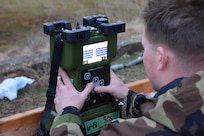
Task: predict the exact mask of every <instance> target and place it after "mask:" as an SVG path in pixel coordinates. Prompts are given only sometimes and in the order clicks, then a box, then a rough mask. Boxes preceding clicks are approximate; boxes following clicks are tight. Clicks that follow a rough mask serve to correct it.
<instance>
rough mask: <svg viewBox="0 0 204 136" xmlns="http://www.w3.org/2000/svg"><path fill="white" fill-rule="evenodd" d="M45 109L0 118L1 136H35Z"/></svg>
mask: <svg viewBox="0 0 204 136" xmlns="http://www.w3.org/2000/svg"><path fill="white" fill-rule="evenodd" d="M43 109H44V107H41V108H36V109H33V110H29V111H26V112H23V113H19V114H15V115H12V116H9V117H5V118H0V136H34V135H35V134H36V130H37V128H39V121H40V119H41V116H42V111H43Z"/></svg>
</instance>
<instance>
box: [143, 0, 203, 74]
mask: <svg viewBox="0 0 204 136" xmlns="http://www.w3.org/2000/svg"><path fill="white" fill-rule="evenodd" d="M141 17H142V19H143V20H144V24H145V32H144V36H143V44H144V47H145V46H148V48H149V49H151V50H152V51H153V52H154V53H155V54H154V53H153V54H154V55H158V54H160V53H162V52H163V53H164V54H166V56H164V57H167V58H170V57H172V58H174V59H176V60H177V61H176V62H177V65H179V67H182V68H183V71H182V70H181V71H178V73H179V72H180V73H182V72H183V73H182V74H183V76H185V75H186V76H188V75H187V74H186V73H187V71H188V72H189V74H191V73H192V72H195V71H197V70H200V69H201V68H204V0H147V3H146V5H145V7H144V8H143V10H142V11H141ZM166 51H169V52H170V54H169V56H168V55H167V54H168V52H166ZM147 53H148V55H147ZM147 53H146V52H145V51H144V63H146V64H145V65H146V66H145V67H146V69H148V67H149V69H151V68H153V70H154V68H157V69H158V67H159V66H158V65H159V64H157V66H156V67H153V65H154V64H153V63H156V62H155V60H154V59H161V58H159V56H154V55H153V56H154V57H152V56H150V54H149V53H151V52H149V51H148V52H147ZM145 55H146V56H147V57H148V59H146V60H145ZM147 57H146V58H147ZM160 57H161V56H160ZM149 58H150V60H149ZM145 61H147V62H145ZM150 61H153V63H152V62H150ZM156 61H157V60H156ZM170 61H171V59H170ZM147 63H148V64H147ZM149 63H151V66H148V65H150V64H149ZM164 63H166V62H165V61H164ZM167 64H168V63H167ZM170 64H171V63H170ZM160 67H161V65H160ZM175 67H177V66H175ZM161 68H163V67H161ZM185 70H186V72H184V71H185ZM146 71H147V74H148V71H149V74H148V75H150V76H151V72H154V71H152V70H146ZM169 74H171V73H169ZM182 74H181V75H182ZM181 75H180V76H181ZM178 76H179V74H178ZM152 78H154V75H152ZM172 78H173V77H172Z"/></svg>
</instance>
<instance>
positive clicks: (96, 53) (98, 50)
mask: <svg viewBox="0 0 204 136" xmlns="http://www.w3.org/2000/svg"><path fill="white" fill-rule="evenodd" d="M107 57H108V42H107V41H103V42H98V43H93V44H89V45H84V46H83V64H90V63H94V62H99V61H102V60H107Z"/></svg>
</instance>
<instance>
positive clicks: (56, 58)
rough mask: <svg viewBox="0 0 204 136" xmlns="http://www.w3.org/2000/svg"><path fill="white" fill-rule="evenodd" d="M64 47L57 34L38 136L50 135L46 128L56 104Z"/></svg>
mask: <svg viewBox="0 0 204 136" xmlns="http://www.w3.org/2000/svg"><path fill="white" fill-rule="evenodd" d="M62 47H63V41H62V40H61V36H57V37H56V39H55V45H54V50H53V55H52V61H51V68H50V78H49V87H48V89H47V94H46V97H47V101H46V105H45V109H44V112H43V115H42V118H41V122H40V129H38V130H37V136H49V131H48V130H46V123H47V122H48V119H49V117H50V114H51V111H52V109H53V106H54V98H55V90H56V85H57V76H58V68H59V65H60V60H61V53H62Z"/></svg>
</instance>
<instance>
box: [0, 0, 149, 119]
mask: <svg viewBox="0 0 204 136" xmlns="http://www.w3.org/2000/svg"><path fill="white" fill-rule="evenodd" d="M138 1H139V0H138ZM131 2H133V1H131ZM134 2H135V0H134ZM96 4H97V3H96ZM135 5H136V4H135ZM106 8H108V7H106ZM2 9H3V8H2ZM2 9H1V6H0V12H1V10H2ZM21 9H23V8H21ZM106 10H107V11H108V9H106ZM124 10H126V9H124ZM111 11H112V10H111ZM113 11H114V10H113ZM15 12H16V11H15ZM2 13H3V12H2ZM110 13H111V12H110ZM0 19H1V20H0V24H1V26H2V28H3V27H4V26H3V24H5V25H6V26H8V25H9V24H11V23H13V22H12V21H14V20H15V21H14V23H16V24H23V25H25V26H26V27H25V29H26V30H19V29H14V31H15V33H13V34H12V36H10V34H9V33H5V32H7V31H8V29H7V27H5V30H6V31H4V30H3V31H2V30H1V29H0V37H1V38H0V39H1V40H0V52H1V53H0V67H1V68H0V83H1V82H2V81H3V80H4V79H7V78H12V77H17V76H22V75H24V76H27V77H29V78H32V79H35V81H34V83H33V84H31V85H27V86H26V87H25V88H23V89H21V90H19V91H18V97H17V99H15V100H13V101H10V100H8V99H7V98H4V99H3V100H0V109H1V110H0V118H2V117H6V116H10V115H13V114H17V113H20V112H25V111H27V110H31V109H34V108H37V107H42V106H44V105H45V101H46V96H45V94H46V90H47V87H48V80H49V71H50V63H49V37H48V36H47V35H45V34H43V33H42V23H43V22H45V21H46V18H44V17H39V18H38V19H36V18H32V19H26V18H20V17H18V18H17V19H10V18H9V19H8V18H5V17H3V16H1V15H0ZM31 24H32V25H31ZM142 29H143V25H142V23H141V22H140V21H138V20H132V21H131V22H129V25H128V26H127V27H126V33H123V34H120V35H119V38H118V39H119V42H118V45H128V44H129V45H128V46H127V47H124V49H122V50H120V51H119V53H118V56H117V57H116V58H117V59H114V61H113V62H112V65H113V64H117V63H127V62H129V61H131V60H133V59H135V58H136V57H138V56H140V55H142V50H141V48H139V49H135V42H136V41H137V36H138V35H140V34H141V33H142ZM9 30H12V29H9ZM2 35H3V36H2ZM139 37H140V36H139ZM135 39H136V40H135ZM139 40H141V38H139ZM7 41H8V43H7ZM130 43H131V44H130ZM133 47H134V48H133ZM127 51H128V52H127ZM125 52H126V53H125ZM115 72H116V74H117V75H118V76H119V77H120V78H121V79H122V80H123V81H124V83H129V82H132V81H135V80H139V79H143V78H146V74H145V71H144V66H143V63H141V64H138V65H135V66H132V67H130V68H126V69H122V70H118V71H115Z"/></svg>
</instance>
